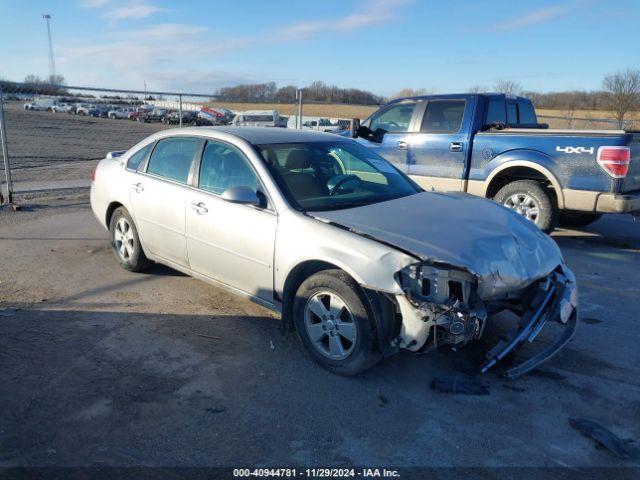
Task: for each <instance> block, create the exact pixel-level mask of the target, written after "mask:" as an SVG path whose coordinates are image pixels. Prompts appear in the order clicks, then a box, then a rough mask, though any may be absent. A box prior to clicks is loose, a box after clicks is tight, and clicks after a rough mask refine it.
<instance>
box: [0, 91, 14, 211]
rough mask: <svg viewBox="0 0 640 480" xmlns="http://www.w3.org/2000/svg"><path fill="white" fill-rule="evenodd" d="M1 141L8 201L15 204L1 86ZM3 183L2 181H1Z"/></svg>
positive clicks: (0, 199)
mask: <svg viewBox="0 0 640 480" xmlns="http://www.w3.org/2000/svg"><path fill="white" fill-rule="evenodd" d="M0 143H2V158H3V159H4V175H5V178H6V180H7V203H9V204H13V184H12V183H11V169H10V167H9V149H8V148H7V143H8V141H7V130H6V128H5V117H4V98H3V96H2V86H0ZM0 183H1V182H0ZM0 203H3V199H2V188H0Z"/></svg>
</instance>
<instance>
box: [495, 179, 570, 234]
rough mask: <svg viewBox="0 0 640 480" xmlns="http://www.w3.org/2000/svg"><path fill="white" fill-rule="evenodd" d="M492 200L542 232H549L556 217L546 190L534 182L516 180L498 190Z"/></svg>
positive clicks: (555, 211) (555, 210) (553, 206)
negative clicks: (520, 216) (533, 224)
mask: <svg viewBox="0 0 640 480" xmlns="http://www.w3.org/2000/svg"><path fill="white" fill-rule="evenodd" d="M493 199H494V200H495V201H496V202H498V203H499V204H500V205H503V206H505V207H507V208H510V209H511V210H513V211H515V212H516V213H519V214H520V215H522V216H523V217H525V218H526V219H528V220H530V221H532V222H533V223H535V224H536V225H537V226H538V227H539V228H540V230H542V231H543V232H547V233H549V232H551V231H552V230H553V229H554V228H555V226H556V221H557V217H558V213H557V209H556V206H555V203H554V201H553V199H552V198H551V196H550V195H549V193H548V190H547V189H546V188H545V187H544V185H542V184H541V183H540V182H537V181H535V180H516V181H514V182H510V183H507V184H506V185H505V186H504V187H502V188H501V189H500V190H498V193H496V195H495V197H493Z"/></svg>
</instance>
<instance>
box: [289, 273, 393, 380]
mask: <svg viewBox="0 0 640 480" xmlns="http://www.w3.org/2000/svg"><path fill="white" fill-rule="evenodd" d="M293 315H294V322H295V325H296V329H297V331H298V335H299V336H300V339H301V340H302V343H303V344H304V346H305V347H306V348H307V350H308V351H309V353H310V354H311V356H312V357H313V359H314V360H315V361H316V362H317V363H319V364H320V365H321V366H322V367H324V368H326V369H327V370H330V371H332V372H334V373H337V374H339V375H345V376H349V375H356V374H358V373H361V372H363V371H365V370H367V369H368V368H370V367H372V366H373V365H375V364H376V363H377V362H378V361H379V360H380V358H381V355H380V353H379V352H378V350H377V349H376V347H375V342H374V339H375V334H374V328H373V326H372V325H373V322H372V320H371V318H370V315H369V313H368V311H367V309H366V307H365V300H364V292H362V289H361V288H360V286H359V285H358V284H357V283H356V282H355V281H354V280H353V279H352V278H351V277H350V276H349V275H347V274H346V273H345V272H343V271H342V270H324V271H322V272H319V273H316V274H315V275H312V276H311V277H309V278H308V279H306V280H305V281H304V282H303V283H302V285H300V288H299V289H298V292H297V293H296V296H295V300H294V302H293Z"/></svg>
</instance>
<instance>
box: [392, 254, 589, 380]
mask: <svg viewBox="0 0 640 480" xmlns="http://www.w3.org/2000/svg"><path fill="white" fill-rule="evenodd" d="M565 270H566V271H565ZM398 281H399V283H400V285H402V288H403V291H404V292H405V294H404V295H402V296H397V297H396V301H397V304H398V308H399V310H400V314H401V316H402V326H401V329H400V334H399V335H398V336H397V337H396V338H395V339H394V340H393V342H394V345H395V346H397V347H399V348H406V349H409V350H412V351H418V350H421V349H424V348H425V347H428V346H432V347H433V348H437V347H438V346H440V345H449V346H451V347H453V348H456V349H457V348H460V347H462V346H463V345H465V344H466V343H468V342H470V341H474V340H478V339H480V338H481V337H482V335H483V333H484V330H485V326H486V321H487V318H488V317H489V316H490V315H495V314H498V313H501V312H504V311H510V312H512V313H514V314H516V315H517V316H518V317H519V321H518V322H517V326H516V328H515V329H514V331H513V333H512V334H511V335H510V338H509V339H508V340H507V341H501V342H499V343H498V344H497V345H496V346H495V347H493V348H492V349H491V350H490V351H489V352H487V358H486V361H485V363H484V364H483V365H482V366H481V371H482V372H483V373H484V372H486V371H487V370H488V369H490V368H491V367H493V366H494V365H496V364H497V363H498V362H499V361H500V360H502V359H504V358H505V357H506V356H507V355H509V354H510V353H513V352H515V350H516V349H517V348H518V347H519V346H520V345H522V344H523V343H525V342H529V343H530V342H533V341H534V340H535V338H536V337H537V336H538V334H539V333H540V332H541V331H542V329H543V328H544V326H545V324H546V323H547V322H558V323H560V324H562V325H563V326H564V327H565V328H564V331H563V334H562V335H561V336H560V337H559V338H558V340H557V341H556V342H555V343H553V344H552V345H551V346H549V347H547V348H545V349H544V350H543V351H542V352H540V353H539V354H537V355H535V356H534V357H532V358H530V359H528V360H527V361H525V362H524V363H522V364H521V365H517V366H514V367H511V368H510V369H509V370H507V371H506V372H505V376H507V377H511V378H513V377H516V376H519V375H522V374H524V373H526V372H528V371H530V370H532V369H533V368H535V367H536V366H537V365H539V364H540V363H542V362H543V361H544V360H546V359H548V358H549V357H551V356H552V355H553V354H555V353H556V352H557V351H558V350H559V349H560V348H562V347H563V346H564V345H565V344H566V343H567V342H568V341H569V340H570V339H571V337H572V336H573V333H574V331H575V325H576V317H577V288H576V284H575V278H574V277H573V274H572V273H571V272H570V271H569V270H568V269H563V268H562V267H561V266H559V267H558V268H557V269H556V270H555V271H553V272H552V273H551V274H549V275H548V276H546V277H544V278H542V279H540V280H537V281H534V282H533V283H532V284H530V285H528V286H527V287H525V288H521V289H518V290H514V291H511V292H508V293H507V294H505V295H503V296H501V297H498V298H489V299H482V298H480V297H479V295H478V293H477V292H478V280H477V278H476V277H475V276H474V275H472V274H470V273H468V272H465V271H463V270H457V269H445V268H440V267H435V266H432V265H426V264H414V265H410V266H409V267H407V268H405V269H403V270H401V271H400V272H399V273H398Z"/></svg>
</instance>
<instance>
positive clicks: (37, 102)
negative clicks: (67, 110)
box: [23, 98, 55, 112]
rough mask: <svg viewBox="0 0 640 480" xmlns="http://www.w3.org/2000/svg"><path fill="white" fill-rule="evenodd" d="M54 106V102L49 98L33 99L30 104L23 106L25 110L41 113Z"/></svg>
mask: <svg viewBox="0 0 640 480" xmlns="http://www.w3.org/2000/svg"><path fill="white" fill-rule="evenodd" d="M53 105H55V100H53V99H50V98H35V99H34V100H33V101H31V102H27V103H25V104H24V107H23V108H24V109H25V110H33V111H41V112H45V111H47V110H49V109H50V108H51V107H52V106H53Z"/></svg>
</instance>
